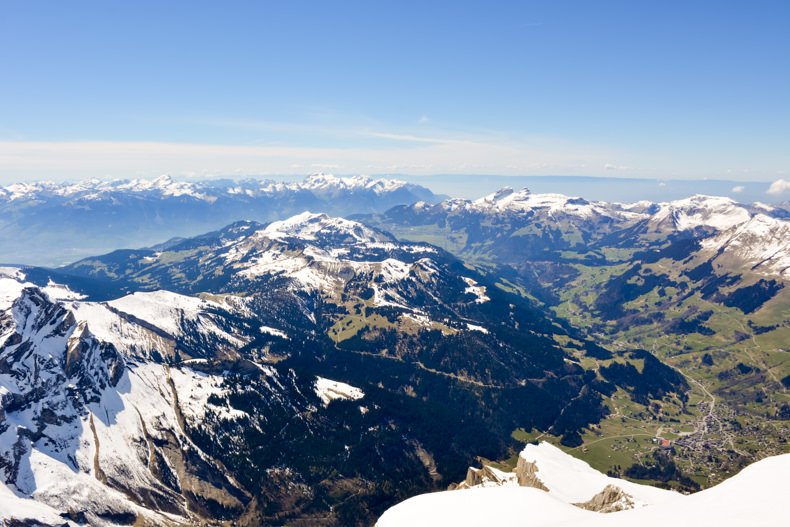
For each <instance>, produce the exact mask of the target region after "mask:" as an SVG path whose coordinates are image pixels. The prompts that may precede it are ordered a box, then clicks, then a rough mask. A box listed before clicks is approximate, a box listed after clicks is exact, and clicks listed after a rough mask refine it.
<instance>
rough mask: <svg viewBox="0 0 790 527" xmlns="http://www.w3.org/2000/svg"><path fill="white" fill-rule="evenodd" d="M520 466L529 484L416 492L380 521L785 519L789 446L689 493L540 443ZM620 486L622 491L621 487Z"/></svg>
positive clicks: (731, 525)
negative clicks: (624, 476) (608, 501)
mask: <svg viewBox="0 0 790 527" xmlns="http://www.w3.org/2000/svg"><path fill="white" fill-rule="evenodd" d="M519 465H520V466H522V465H523V466H526V465H529V466H530V470H531V474H532V475H533V479H532V481H531V482H529V483H527V484H525V483H524V482H521V484H519V482H518V481H517V476H516V474H515V473H514V474H508V475H507V476H510V477H509V478H508V483H507V484H504V485H498V486H491V485H484V484H480V485H477V486H474V487H471V488H465V489H463V490H452V491H447V492H440V493H434V494H427V495H422V496H416V497H414V498H411V499H409V500H406V501H405V502H403V503H400V504H398V505H396V506H395V507H393V508H391V509H390V510H388V511H387V512H386V513H384V514H383V515H382V517H381V518H380V519H379V520H378V522H377V523H376V525H377V527H391V526H399V525H411V526H414V527H419V526H422V525H425V526H428V525H456V526H459V527H463V526H467V525H468V526H477V525H481V524H485V525H524V526H530V527H542V526H549V525H551V526H568V527H570V526H572V525H595V526H598V525H600V526H602V527H604V526H626V525H628V526H632V525H645V526H648V527H651V526H659V525H681V526H697V525H717V526H724V527H736V526H737V527H740V526H742V525H749V524H754V523H759V525H766V526H779V525H784V524H785V523H786V522H787V513H788V508H787V505H786V500H785V498H784V496H785V495H786V493H787V492H788V485H787V482H786V477H785V476H786V472H787V470H789V469H790V454H787V455H784V456H779V457H773V458H768V459H765V460H762V461H760V462H758V463H755V464H754V465H752V466H749V467H747V468H746V469H745V470H743V471H742V472H741V473H740V474H738V475H737V476H735V477H733V478H731V479H729V480H727V481H725V482H723V483H721V484H720V485H718V486H716V487H713V488H710V489H708V490H704V491H702V492H699V493H697V494H693V495H691V496H685V495H682V494H678V493H674V492H670V491H664V490H661V489H656V488H654V487H649V486H645V485H639V484H636V483H632V482H629V481H624V480H620V479H615V478H609V477H607V476H605V475H604V474H601V473H599V472H597V471H595V470H594V469H592V468H590V466H589V465H588V464H587V463H585V462H584V461H581V460H579V459H576V458H573V457H571V456H570V455H568V454H564V453H562V451H560V450H559V449H557V448H556V447H553V446H551V445H548V444H547V443H542V444H540V445H527V447H526V448H525V449H524V451H522V452H521V454H520V456H519ZM618 491H619V492H618ZM618 495H619V496H620V497H621V499H622V498H625V500H626V501H625V503H626V506H625V507H624V508H622V509H619V510H618V509H615V510H607V511H606V512H599V511H596V510H590V507H589V504H591V503H598V504H603V503H604V501H605V500H603V499H601V498H606V497H616V496H618Z"/></svg>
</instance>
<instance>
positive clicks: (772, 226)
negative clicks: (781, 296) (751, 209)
mask: <svg viewBox="0 0 790 527" xmlns="http://www.w3.org/2000/svg"><path fill="white" fill-rule="evenodd" d="M788 240H790V222H788V221H786V220H781V219H776V218H771V217H768V216H766V215H764V214H757V215H755V216H754V217H752V218H750V219H749V220H748V221H746V222H744V223H741V224H737V225H735V226H733V227H732V228H730V229H728V230H726V231H724V232H722V233H720V234H718V235H716V236H713V237H711V238H708V239H706V240H703V242H702V248H703V249H704V250H707V251H709V252H710V253H712V255H713V257H714V258H715V259H716V260H723V259H729V260H732V261H734V262H735V263H737V264H740V265H742V266H748V267H750V268H751V270H753V271H756V272H758V273H761V274H763V275H768V276H778V277H782V278H785V279H790V243H788Z"/></svg>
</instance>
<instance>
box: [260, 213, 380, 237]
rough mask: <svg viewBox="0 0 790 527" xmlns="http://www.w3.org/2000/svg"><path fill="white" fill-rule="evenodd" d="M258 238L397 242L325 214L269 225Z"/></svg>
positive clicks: (308, 215) (310, 214)
mask: <svg viewBox="0 0 790 527" xmlns="http://www.w3.org/2000/svg"><path fill="white" fill-rule="evenodd" d="M258 235H259V236H266V237H268V238H272V239H288V238H293V239H300V240H310V241H319V240H325V241H332V242H335V243H337V242H341V243H343V244H359V243H377V242H392V241H394V238H392V237H391V236H389V235H386V234H384V233H381V232H378V231H375V230H373V229H371V228H369V227H366V226H364V225H362V224H361V223H357V222H354V221H349V220H346V219H343V218H330V217H329V216H327V215H326V214H313V213H310V212H304V213H302V214H298V215H296V216H293V217H291V218H288V219H286V220H282V221H275V222H273V223H271V224H270V225H268V226H267V227H266V228H265V229H264V230H263V231H259V233H258Z"/></svg>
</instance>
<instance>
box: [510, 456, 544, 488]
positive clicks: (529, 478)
mask: <svg viewBox="0 0 790 527" xmlns="http://www.w3.org/2000/svg"><path fill="white" fill-rule="evenodd" d="M537 472H538V465H537V463H535V462H530V461H527V460H526V459H524V458H523V457H521V456H519V457H518V464H517V465H516V479H517V481H518V484H519V486H521V487H533V488H536V489H540V490H545V491H546V492H548V491H549V489H548V488H546V485H544V484H543V482H542V481H541V480H540V479H539V478H538V476H537Z"/></svg>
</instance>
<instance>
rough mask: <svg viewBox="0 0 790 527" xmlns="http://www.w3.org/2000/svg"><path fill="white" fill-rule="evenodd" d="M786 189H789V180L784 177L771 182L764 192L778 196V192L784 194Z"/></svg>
mask: <svg viewBox="0 0 790 527" xmlns="http://www.w3.org/2000/svg"><path fill="white" fill-rule="evenodd" d="M788 190H790V181H786V180H784V179H777V180H776V181H774V182H773V183H771V186H770V187H768V190H767V191H766V193H767V194H773V195H775V196H778V195H779V194H784V193H785V192H787V191H788Z"/></svg>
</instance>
